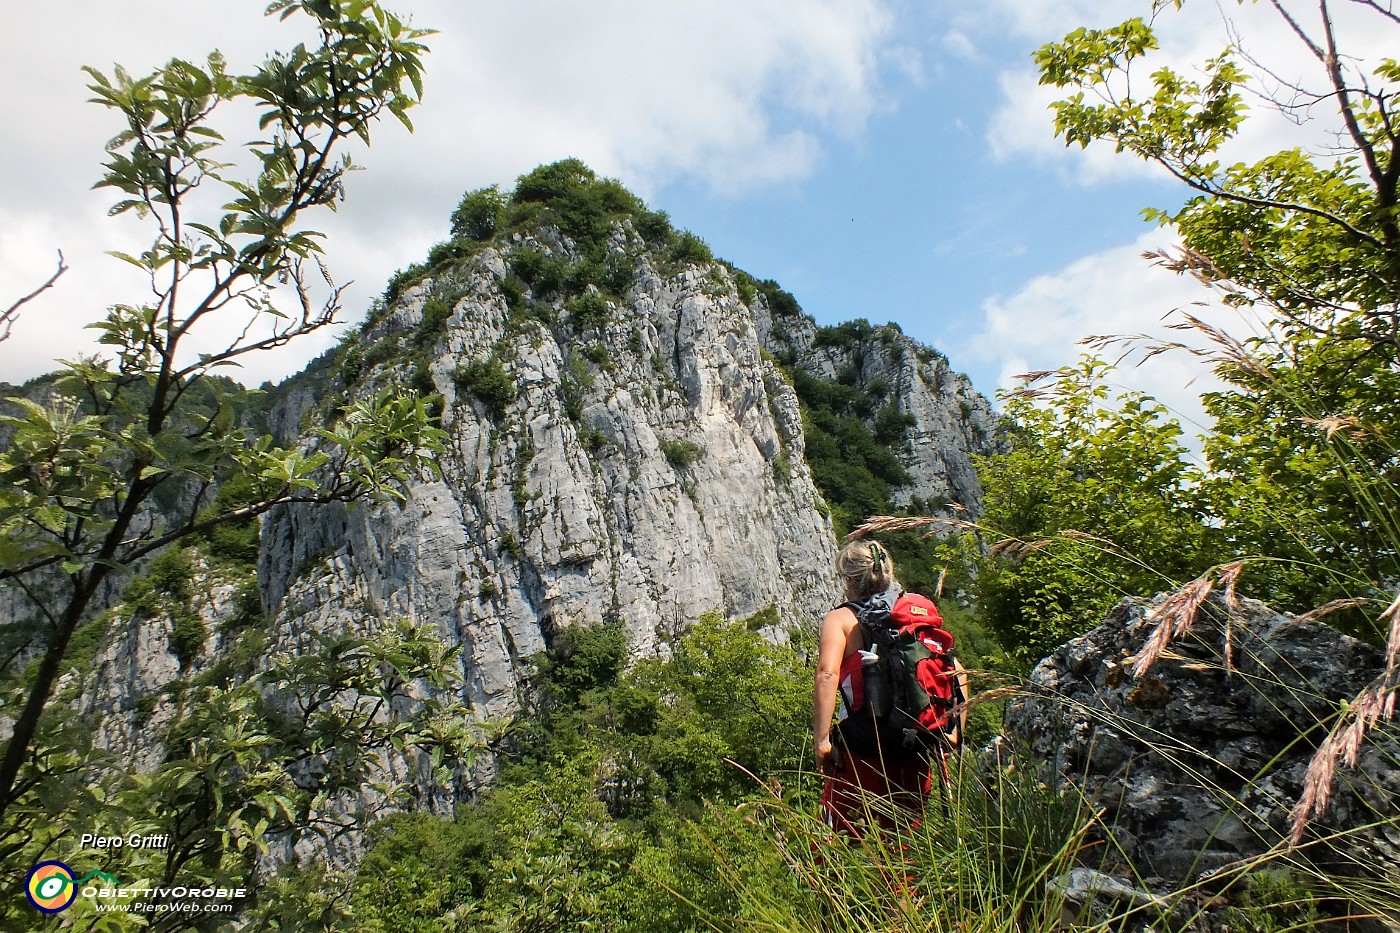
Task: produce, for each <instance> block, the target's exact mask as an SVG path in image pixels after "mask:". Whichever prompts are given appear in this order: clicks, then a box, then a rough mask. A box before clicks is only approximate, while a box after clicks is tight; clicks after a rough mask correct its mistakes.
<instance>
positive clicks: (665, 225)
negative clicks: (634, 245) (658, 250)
mask: <svg viewBox="0 0 1400 933" xmlns="http://www.w3.org/2000/svg"><path fill="white" fill-rule="evenodd" d="M636 227H637V234H638V235H639V236H640V237H641V238H642V239H643V240H646V241H647V242H648V243H650V244H652V245H653V246H665V245H666V244H667V243H669V242H671V238H672V237H673V236H675V235H676V229H675V228H674V227H672V226H671V218H670V216H669V215H667V213H666V212H665V211H642V212H641V213H640V214H638V215H637V220H636Z"/></svg>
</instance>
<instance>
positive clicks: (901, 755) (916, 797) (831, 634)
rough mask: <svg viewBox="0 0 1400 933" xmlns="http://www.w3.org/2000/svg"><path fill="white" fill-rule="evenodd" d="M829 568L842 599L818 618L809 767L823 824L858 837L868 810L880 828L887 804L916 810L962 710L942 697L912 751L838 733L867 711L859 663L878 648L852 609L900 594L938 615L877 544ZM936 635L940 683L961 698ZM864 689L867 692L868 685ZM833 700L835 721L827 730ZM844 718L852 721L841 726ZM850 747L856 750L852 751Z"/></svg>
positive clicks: (865, 609)
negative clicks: (929, 731)
mask: <svg viewBox="0 0 1400 933" xmlns="http://www.w3.org/2000/svg"><path fill="white" fill-rule="evenodd" d="M836 571H837V573H838V575H839V576H840V578H841V582H842V586H843V588H844V590H845V598H846V602H844V603H842V604H841V605H840V606H837V607H836V608H835V609H832V610H831V611H830V612H828V613H827V614H826V616H825V618H823V619H822V627H821V642H820V649H819V654H818V658H817V672H816V679H815V684H814V688H813V711H812V740H813V745H814V749H815V754H816V763H817V768H818V770H819V771H820V772H821V773H822V774H823V775H824V776H825V777H826V785H825V787H824V789H823V791H822V809H823V810H824V811H825V812H826V817H827V821H828V823H829V824H830V825H831V826H832V827H833V828H834V829H837V830H840V831H842V832H845V833H848V834H850V835H859V834H860V833H859V830H858V829H857V827H856V823H858V822H860V821H863V820H865V818H866V817H867V816H868V815H870V814H871V813H872V812H874V813H875V815H876V816H877V819H878V822H879V823H880V824H881V825H884V826H887V827H888V826H890V825H892V820H891V817H892V815H893V814H892V813H882V812H880V811H881V810H882V809H885V808H889V807H890V806H891V805H894V806H899V807H903V808H905V809H907V810H910V811H912V812H914V813H918V812H920V811H921V810H922V809H923V804H924V801H925V800H926V799H927V798H928V796H929V794H930V792H931V790H932V787H933V781H934V773H933V772H934V770H935V764H936V766H937V768H938V769H940V770H941V769H943V768H945V767H946V765H945V763H944V761H943V758H944V757H946V755H947V753H948V752H949V751H950V750H952V749H956V747H957V745H958V743H959V742H960V741H961V739H962V733H963V730H964V729H965V727H966V711H965V710H964V709H954V708H953V707H954V704H953V703H952V702H948V701H945V702H944V703H943V707H944V709H943V716H942V723H941V728H940V729H939V730H937V731H938V734H937V735H936V736H934V737H933V738H932V739H930V737H929V736H926V735H925V736H921V737H920V738H921V739H922V740H925V741H927V742H928V745H926V746H922V747H919V748H914V749H911V748H907V747H905V744H906V743H903V742H900V741H898V740H889V739H886V740H885V741H882V742H877V743H876V744H877V746H878V747H870V742H869V741H868V740H867V741H866V742H865V743H860V742H857V741H855V740H854V730H847V731H848V732H850V733H851V734H849V735H848V734H846V733H843V731H842V728H841V725H853V724H854V719H853V718H854V717H856V716H858V715H859V714H860V713H861V712H862V711H866V712H867V713H868V712H869V711H868V710H864V707H865V702H864V701H865V699H866V692H867V691H866V683H865V680H864V678H865V671H864V670H863V669H862V668H863V665H870V664H871V663H872V661H871V658H872V655H874V654H876V652H872V651H871V650H870V649H872V648H876V649H877V651H878V646H873V645H869V644H866V641H867V638H866V636H865V635H864V634H862V633H863V630H868V629H867V628H866V626H863V625H862V624H861V618H860V616H858V613H866V615H867V619H869V617H870V613H871V610H872V607H873V609H874V610H881V609H882V608H887V607H892V606H896V605H897V604H898V605H902V603H900V602H899V600H900V597H904V596H906V595H907V597H908V598H907V600H905V602H913V603H915V604H917V605H919V606H923V607H925V608H915V609H914V611H915V612H918V613H922V614H924V615H928V616H931V617H932V623H933V625H934V626H936V627H939V628H940V629H941V619H939V618H938V611H937V609H936V608H934V607H933V604H932V603H931V602H928V601H927V600H926V599H924V598H923V597H920V596H917V595H913V594H904V592H903V590H901V589H900V587H899V584H898V582H897V581H896V580H895V570H894V561H893V559H892V558H891V557H890V553H889V551H887V550H886V549H885V548H884V546H883V545H881V544H880V543H879V542H876V541H869V540H857V541H852V542H851V543H849V544H847V545H846V546H845V547H843V548H842V549H841V552H840V553H839V554H837V556H836ZM883 620H884V621H885V622H886V623H888V622H889V620H890V613H889V612H888V611H885V612H884V613H883ZM940 634H941V635H942V636H943V637H944V638H946V648H945V650H946V651H947V657H946V660H944V661H943V662H942V663H945V664H949V663H950V664H951V665H952V667H951V670H953V671H955V673H950V674H948V675H947V678H946V679H947V680H948V684H947V685H946V686H947V687H949V688H951V689H952V690H953V691H956V692H955V694H954V695H955V697H956V698H957V699H958V700H961V699H962V698H965V697H966V695H967V687H966V676H965V674H964V672H963V670H962V667H961V666H960V665H957V664H956V662H955V661H952V659H951V647H952V637H951V635H947V633H946V632H940ZM870 686H871V687H872V689H873V688H874V687H875V684H874V683H872V684H871V685H870ZM838 698H839V699H840V701H841V710H840V712H841V717H840V718H841V721H842V722H841V724H840V725H838V726H837V727H836V729H835V730H833V726H832V721H833V718H835V716H836V713H837V700H838ZM867 718H868V716H867ZM847 720H852V722H851V723H847ZM866 731H867V732H869V730H866ZM853 745H854V746H857V747H856V748H855V749H853V748H852V746H853ZM872 804H873V807H872Z"/></svg>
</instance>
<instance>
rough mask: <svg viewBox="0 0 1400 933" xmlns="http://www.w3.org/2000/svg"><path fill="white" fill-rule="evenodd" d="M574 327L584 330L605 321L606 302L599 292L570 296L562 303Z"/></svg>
mask: <svg viewBox="0 0 1400 933" xmlns="http://www.w3.org/2000/svg"><path fill="white" fill-rule="evenodd" d="M564 310H565V311H567V312H568V313H569V316H570V318H571V319H572V321H573V324H574V326H575V327H577V328H578V329H579V330H585V329H587V328H589V327H598V326H600V325H602V324H605V323H607V320H608V302H607V299H606V298H604V297H603V296H602V295H601V294H600V293H599V292H597V291H591V292H588V293H586V294H583V295H580V296H578V297H577V298H570V299H569V300H568V302H567V303H565V305H564Z"/></svg>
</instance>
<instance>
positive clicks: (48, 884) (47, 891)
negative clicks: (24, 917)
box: [24, 862, 78, 914]
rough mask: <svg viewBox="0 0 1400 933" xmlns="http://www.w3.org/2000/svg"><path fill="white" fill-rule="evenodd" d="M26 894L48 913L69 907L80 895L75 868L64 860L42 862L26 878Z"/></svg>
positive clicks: (35, 904) (36, 905)
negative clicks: (74, 874) (74, 872)
mask: <svg viewBox="0 0 1400 933" xmlns="http://www.w3.org/2000/svg"><path fill="white" fill-rule="evenodd" d="M24 894H25V896H26V897H28V898H29V903H31V904H33V905H34V907H35V908H36V909H38V910H41V911H43V912H44V913H46V914H56V913H59V912H60V911H64V910H67V909H68V906H69V905H70V904H72V903H73V900H74V898H76V897H77V896H78V885H77V883H76V882H75V881H74V880H73V870H72V869H71V868H69V867H68V866H67V865H65V864H63V863H62V862H40V863H39V864H38V865H35V866H34V867H33V868H32V869H31V870H30V872H29V877H28V878H26V879H24Z"/></svg>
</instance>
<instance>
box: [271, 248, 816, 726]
mask: <svg viewBox="0 0 1400 933" xmlns="http://www.w3.org/2000/svg"><path fill="white" fill-rule="evenodd" d="M522 254H527V255H530V256H532V257H537V256H540V255H543V256H545V257H548V258H549V259H552V260H559V261H563V262H572V261H575V259H576V254H575V252H574V245H573V244H572V243H571V242H570V241H569V240H568V239H567V238H565V237H562V236H560V235H558V234H557V232H556V231H545V232H543V233H542V234H541V235H539V236H535V235H528V236H527V235H520V236H517V237H515V238H514V239H513V240H512V241H511V242H509V243H508V244H504V245H503V246H502V247H501V248H499V249H498V248H487V249H485V250H484V251H482V252H481V253H480V254H478V255H477V256H476V257H475V258H474V259H472V260H471V261H470V262H468V263H466V264H465V265H463V266H461V267H459V268H457V269H455V270H453V271H452V272H450V273H448V274H447V275H445V276H443V277H440V278H436V279H429V280H426V281H423V282H421V283H419V284H418V285H417V286H415V287H414V288H412V289H411V290H409V291H408V292H407V293H406V294H405V295H404V296H403V297H402V299H401V300H400V301H399V302H398V303H397V304H395V305H394V306H393V307H392V308H391V309H389V311H388V313H387V314H385V315H384V316H383V317H382V318H380V319H379V320H378V321H377V322H376V323H375V324H374V325H373V326H372V327H371V328H369V329H368V330H367V331H366V333H365V335H364V338H363V339H364V341H365V343H366V345H370V346H373V345H380V344H382V343H384V342H386V341H387V342H391V343H393V344H396V345H405V344H409V343H411V342H412V341H414V340H415V339H417V340H419V341H420V342H423V337H422V334H423V328H424V326H425V325H424V314H425V309H427V310H428V312H429V314H432V313H438V314H441V313H442V312H441V306H442V305H441V303H442V302H444V301H446V300H449V299H445V298H444V297H443V296H450V306H449V307H448V311H447V317H446V320H445V323H444V326H443V329H442V331H441V333H440V334H438V335H435V336H434V337H432V338H431V344H430V345H429V346H428V347H427V350H426V353H425V354H423V355H421V356H420V357H419V358H418V360H417V361H416V363H414V362H409V361H405V360H404V359H403V358H402V356H400V357H399V358H398V359H397V360H396V361H395V362H392V363H389V364H386V365H384V366H383V367H382V368H380V369H378V370H376V371H374V372H370V373H366V374H365V375H364V377H363V379H362V381H361V382H360V383H358V384H357V385H356V386H354V387H352V389H351V391H374V389H375V388H376V387H378V386H379V385H381V384H385V383H387V382H389V381H393V380H400V379H409V378H414V373H413V372H412V371H411V367H413V366H417V367H418V368H419V375H418V376H417V378H420V379H422V378H425V377H426V378H427V379H430V380H431V382H432V387H433V388H434V389H435V390H436V391H437V392H439V393H441V394H442V396H443V399H444V403H443V410H442V423H443V427H444V428H445V429H446V430H447V431H448V432H449V434H450V435H451V438H452V441H451V447H450V450H449V451H448V454H447V456H446V457H445V458H444V459H443V461H442V477H441V478H440V479H427V478H424V479H423V480H421V481H420V482H419V483H417V484H416V485H415V486H414V488H413V489H412V491H411V495H410V497H409V500H408V501H407V502H406V503H405V504H403V505H402V506H399V505H390V506H377V507H362V508H358V509H354V510H346V509H334V508H332V509H320V508H307V509H297V510H287V511H284V512H281V513H278V514H275V515H273V516H271V517H269V519H268V520H267V522H266V523H265V525H264V528H263V542H264V543H263V556H262V560H261V567H260V579H261V581H262V586H263V592H264V597H265V602H266V604H267V605H268V606H270V607H274V608H275V609H276V611H277V613H278V624H279V625H280V626H283V627H288V628H300V627H313V628H325V629H335V628H344V627H347V626H349V627H353V626H355V625H357V624H359V623H360V620H362V619H363V618H364V617H365V616H366V614H368V615H370V616H374V617H380V616H383V615H386V614H387V615H404V616H408V617H411V618H413V619H415V620H417V621H420V622H422V621H427V622H431V623H433V624H435V625H436V626H437V627H438V629H439V630H440V632H441V633H442V635H443V636H444V637H447V638H449V639H452V640H453V641H456V642H460V643H461V644H462V646H463V673H464V674H465V676H466V678H467V681H468V683H469V684H470V697H469V699H470V700H471V701H472V702H473V704H474V705H476V706H477V707H478V708H480V709H481V710H482V711H483V713H484V714H485V715H502V714H506V713H508V712H510V711H512V710H513V708H514V703H515V696H516V692H517V690H518V688H519V687H520V684H519V678H520V677H521V674H522V671H521V665H520V663H519V661H520V658H522V657H524V656H526V655H530V654H533V653H535V652H537V651H539V650H541V649H542V648H543V647H544V646H545V645H546V644H547V643H548V642H549V640H550V638H551V637H552V634H553V633H554V632H556V631H558V630H559V629H561V628H563V627H566V626H569V625H576V624H586V623H591V622H599V621H603V620H617V621H621V622H622V623H623V624H624V626H625V628H626V630H627V632H628V633H629V638H630V640H631V644H632V646H633V649H634V650H635V651H637V652H654V651H656V650H657V649H658V646H659V639H660V638H661V637H662V636H664V634H665V633H666V632H668V631H671V630H674V629H676V628H678V627H683V626H684V625H685V624H686V623H687V622H688V621H689V620H693V619H694V618H696V617H698V616H699V615H700V614H702V613H704V612H709V611H713V610H718V611H720V612H722V613H724V614H725V615H726V616H729V617H732V618H745V617H751V616H754V615H756V614H759V613H763V614H764V618H766V619H767V620H768V624H769V625H770V627H771V629H772V632H773V634H774V635H775V636H779V635H780V634H781V633H782V632H783V631H785V630H786V629H787V628H788V627H789V626H793V625H799V624H806V623H809V622H810V620H811V619H813V618H815V617H817V616H819V615H820V613H821V612H822V611H823V610H824V608H825V607H827V606H828V605H830V603H831V602H832V600H833V599H834V597H835V592H834V589H833V582H832V578H831V573H830V567H831V562H832V557H833V551H834V542H833V537H832V533H831V528H830V524H829V522H828V521H827V519H826V518H825V517H824V515H823V514H822V511H821V509H820V505H819V496H818V494H817V492H816V490H815V488H814V487H813V485H812V481H811V476H810V473H809V471H808V469H807V467H806V464H805V461H804V459H803V436H802V429H801V416H800V413H799V410H798V403H797V399H796V396H795V395H794V393H793V391H792V389H791V387H790V386H789V385H788V384H787V382H786V380H785V379H784V378H783V377H782V374H781V373H780V372H779V370H778V369H777V367H776V366H775V365H774V364H773V363H772V362H771V360H769V359H766V358H765V354H764V353H763V352H762V347H761V346H760V343H759V339H758V334H757V331H756V328H755V325H754V318H753V315H752V313H751V311H750V309H749V308H748V307H746V306H745V305H744V304H743V303H742V302H741V301H740V300H739V298H738V296H737V293H736V291H735V288H734V285H733V282H732V281H731V279H730V278H729V275H728V273H727V271H726V270H725V269H724V268H723V267H721V266H718V265H714V264H684V265H681V266H680V267H678V268H675V269H671V270H665V271H662V270H659V269H657V268H656V265H655V264H654V262H653V260H652V259H651V258H650V256H649V255H648V254H647V253H646V251H645V250H644V249H643V244H642V243H641V242H640V240H639V238H637V237H636V235H635V234H634V233H631V232H630V231H627V230H623V229H619V231H618V232H617V233H616V235H615V236H614V238H613V240H612V241H611V242H610V255H613V256H616V257H618V258H619V259H622V258H627V257H631V258H630V261H631V262H632V263H633V266H632V269H631V272H632V284H631V285H630V286H629V287H628V289H627V290H626V294H625V296H623V297H622V300H615V299H610V298H607V297H605V296H604V295H603V293H602V292H600V291H598V290H597V289H596V288H592V287H591V286H590V289H591V290H589V291H586V292H585V293H584V296H583V298H584V301H583V302H582V303H575V304H574V305H573V306H572V308H571V307H569V306H568V303H566V302H563V301H560V300H558V299H556V298H551V297H550V296H549V295H548V293H545V292H544V291H543V289H542V288H541V289H540V293H539V294H536V293H535V292H534V290H531V289H529V288H528V287H527V288H526V290H525V291H524V293H523V294H521V295H520V296H518V298H516V299H515V300H516V301H517V302H522V303H529V304H528V307H529V308H531V310H529V311H528V312H525V311H522V308H524V307H527V305H524V304H520V305H517V307H516V308H515V309H512V307H511V300H510V299H509V298H508V297H507V295H506V292H507V291H509V286H507V285H505V284H504V283H505V282H506V280H507V278H508V277H509V276H510V275H511V272H510V268H511V263H512V261H513V260H518V258H519V257H520V256H521V255H522ZM493 379H494V380H495V381H494V382H493V381H492V380H493ZM285 404H286V405H287V406H289V407H290V406H296V407H299V408H304V407H305V405H306V400H305V398H304V397H303V395H302V394H300V393H298V394H295V395H293V396H292V397H291V398H290V399H289V400H288V401H287V402H286V403H285ZM274 417H275V420H278V421H281V422H284V423H285V422H288V421H291V420H293V419H292V418H288V417H282V416H274Z"/></svg>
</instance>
